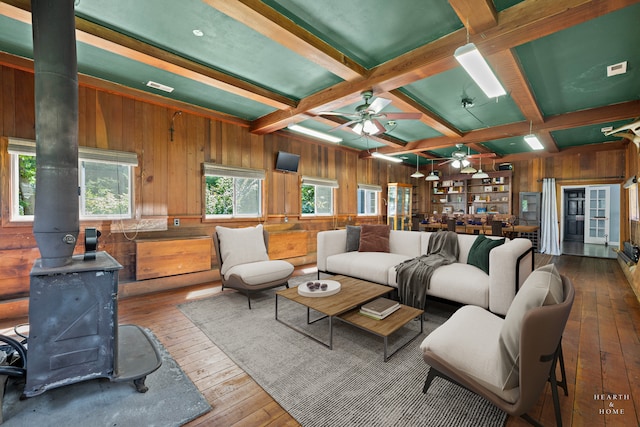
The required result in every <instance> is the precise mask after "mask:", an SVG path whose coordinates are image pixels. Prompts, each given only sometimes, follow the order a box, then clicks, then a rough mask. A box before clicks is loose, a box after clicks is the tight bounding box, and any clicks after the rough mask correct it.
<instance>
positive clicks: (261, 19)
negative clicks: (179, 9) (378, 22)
mask: <svg viewBox="0 0 640 427" xmlns="http://www.w3.org/2000/svg"><path fill="white" fill-rule="evenodd" d="M204 2H205V3H206V4H208V5H209V6H211V7H213V8H214V9H217V10H218V11H220V12H222V13H224V14H225V15H227V16H229V17H231V18H233V19H235V20H236V21H238V22H240V23H242V24H244V25H246V26H247V27H249V28H251V29H253V30H254V31H257V32H258V33H260V34H262V35H264V36H266V37H268V38H270V39H271V40H273V41H275V42H277V43H279V44H281V45H283V46H284V47H286V48H287V49H289V50H291V51H293V52H296V53H297V54H299V55H301V56H303V57H305V58H307V59H308V60H310V61H312V62H314V63H316V64H318V65H320V66H322V67H323V68H325V69H326V70H327V71H329V72H331V73H333V74H335V75H337V76H339V77H341V78H343V79H344V80H347V81H348V80H354V79H357V78H360V77H362V76H364V75H366V74H367V69H366V68H364V67H363V66H361V65H360V64H358V63H357V62H355V61H354V60H352V59H351V58H349V57H347V56H346V55H344V54H343V53H342V52H340V51H339V50H337V49H335V48H334V47H333V46H331V45H329V44H328V43H326V42H325V41H324V40H322V39H320V38H319V37H316V36H315V35H314V34H312V33H310V32H309V31H307V30H305V29H304V28H302V27H300V26H298V25H296V24H295V23H294V22H293V21H291V20H290V19H289V18H287V17H285V16H284V15H282V14H280V13H278V12H276V11H275V10H274V9H272V8H271V7H269V6H267V5H265V4H264V3H263V2H261V1H260V0H204Z"/></svg>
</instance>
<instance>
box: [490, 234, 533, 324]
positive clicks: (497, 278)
mask: <svg viewBox="0 0 640 427" xmlns="http://www.w3.org/2000/svg"><path fill="white" fill-rule="evenodd" d="M532 271H533V247H532V245H531V240H529V239H522V238H517V239H513V240H510V241H508V242H506V243H505V244H504V245H500V246H497V247H495V248H494V249H493V250H492V251H491V252H489V310H490V311H492V312H493V313H495V314H499V315H506V314H507V310H508V309H509V306H510V305H511V302H512V301H513V298H514V297H515V295H516V292H517V289H519V288H520V286H521V285H522V284H523V283H524V281H525V280H526V279H527V277H529V274H531V272H532Z"/></svg>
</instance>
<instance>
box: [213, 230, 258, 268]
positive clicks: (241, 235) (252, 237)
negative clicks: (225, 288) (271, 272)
mask: <svg viewBox="0 0 640 427" xmlns="http://www.w3.org/2000/svg"><path fill="white" fill-rule="evenodd" d="M216 233H218V239H219V240H220V258H221V259H222V267H221V268H220V274H222V275H223V276H224V274H225V273H226V272H227V270H229V269H230V268H232V267H235V266H236V265H240V264H247V263H250V262H257V261H268V260H269V255H268V254H267V247H266V246H265V244H264V237H263V234H262V233H263V231H262V224H258V225H257V226H255V227H245V228H228V227H221V226H217V227H216Z"/></svg>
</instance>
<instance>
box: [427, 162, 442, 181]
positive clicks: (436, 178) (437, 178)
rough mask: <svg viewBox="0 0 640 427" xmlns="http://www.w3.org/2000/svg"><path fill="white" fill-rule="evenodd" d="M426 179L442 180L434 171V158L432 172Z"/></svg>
mask: <svg viewBox="0 0 640 427" xmlns="http://www.w3.org/2000/svg"><path fill="white" fill-rule="evenodd" d="M425 181H440V177H439V176H438V175H436V174H435V172H434V171H433V159H431V173H430V174H429V175H428V176H427V177H426V178H425Z"/></svg>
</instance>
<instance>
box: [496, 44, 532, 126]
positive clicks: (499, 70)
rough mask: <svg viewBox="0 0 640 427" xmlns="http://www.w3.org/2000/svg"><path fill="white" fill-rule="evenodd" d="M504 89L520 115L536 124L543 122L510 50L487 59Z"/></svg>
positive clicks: (520, 68) (519, 67)
mask: <svg viewBox="0 0 640 427" xmlns="http://www.w3.org/2000/svg"><path fill="white" fill-rule="evenodd" d="M487 61H488V62H489V63H490V64H491V65H492V67H493V69H494V70H495V73H496V75H497V77H498V79H499V80H500V82H501V83H502V85H503V86H504V87H507V88H509V96H510V97H511V99H513V102H515V103H516V105H517V106H518V108H519V109H520V111H521V112H522V115H523V116H524V117H525V118H526V119H527V120H529V121H531V122H533V123H535V124H538V123H542V122H543V121H544V115H543V114H542V111H541V110H540V107H538V104H537V102H536V98H535V96H534V95H533V91H532V90H531V87H529V83H528V82H527V78H526V77H525V75H524V71H523V70H522V65H521V64H520V61H518V58H516V56H515V54H514V53H513V51H512V50H511V49H506V50H503V51H500V52H498V53H495V54H493V55H491V56H490V57H488V58H487Z"/></svg>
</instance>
